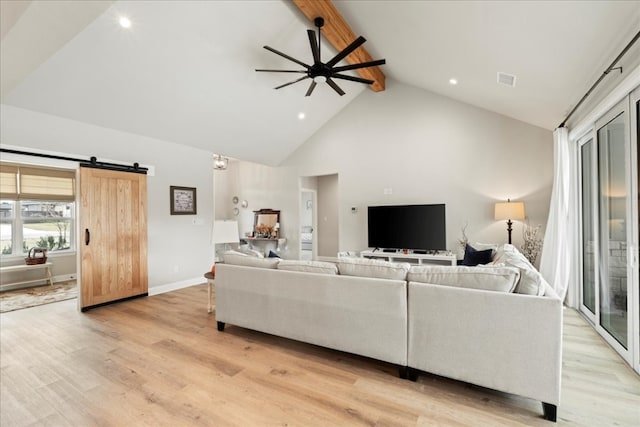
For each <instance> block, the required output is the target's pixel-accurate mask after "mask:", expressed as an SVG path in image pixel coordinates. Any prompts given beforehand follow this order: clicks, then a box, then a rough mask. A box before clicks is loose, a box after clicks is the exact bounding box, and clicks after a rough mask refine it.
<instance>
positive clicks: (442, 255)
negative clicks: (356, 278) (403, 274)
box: [360, 250, 457, 265]
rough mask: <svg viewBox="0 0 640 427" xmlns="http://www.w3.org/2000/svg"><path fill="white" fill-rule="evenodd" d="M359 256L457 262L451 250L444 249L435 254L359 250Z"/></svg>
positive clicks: (432, 262)
mask: <svg viewBox="0 0 640 427" xmlns="http://www.w3.org/2000/svg"><path fill="white" fill-rule="evenodd" d="M360 256H361V257H363V258H383V259H385V260H386V261H393V262H410V263H414V264H416V263H417V264H444V265H449V264H450V265H456V264H457V258H456V256H455V255H454V254H452V253H451V252H445V251H440V252H438V253H437V254H414V253H411V252H408V253H404V252H403V251H396V252H384V251H382V250H377V251H375V252H374V251H372V250H366V251H362V252H360Z"/></svg>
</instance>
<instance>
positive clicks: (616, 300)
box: [596, 109, 630, 350]
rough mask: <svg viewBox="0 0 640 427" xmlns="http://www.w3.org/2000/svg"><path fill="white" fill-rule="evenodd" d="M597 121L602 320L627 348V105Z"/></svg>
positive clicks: (607, 329)
mask: <svg viewBox="0 0 640 427" xmlns="http://www.w3.org/2000/svg"><path fill="white" fill-rule="evenodd" d="M610 116H611V115H607V116H605V117H604V118H603V119H602V120H600V121H599V122H597V123H596V128H597V132H598V134H597V144H598V214H599V215H598V216H599V223H598V228H599V230H600V233H599V234H600V245H599V246H600V257H599V267H600V268H599V284H600V304H599V305H600V316H599V321H600V322H599V323H600V326H601V327H602V328H604V329H605V330H606V331H607V333H608V334H609V336H611V337H612V338H614V339H615V340H616V341H617V342H618V343H619V344H620V345H621V346H622V347H623V348H624V349H625V350H627V349H628V348H629V347H628V331H629V329H630V328H629V325H628V324H627V323H628V319H629V316H628V312H629V307H628V305H629V304H628V303H629V301H628V294H629V292H628V289H627V288H628V287H629V286H628V285H629V280H628V279H629V274H628V273H629V272H628V271H627V270H628V268H627V246H628V242H627V223H628V221H627V204H628V202H629V191H628V189H627V182H626V181H627V180H626V177H627V175H628V174H629V168H628V167H627V164H626V163H627V160H628V159H629V156H628V155H625V154H626V153H627V149H628V145H629V144H628V142H627V141H628V138H627V136H628V132H627V130H628V128H629V122H628V120H625V119H627V118H628V115H627V114H625V111H624V109H620V110H619V111H618V110H616V111H614V113H613V117H612V118H611V117H610Z"/></svg>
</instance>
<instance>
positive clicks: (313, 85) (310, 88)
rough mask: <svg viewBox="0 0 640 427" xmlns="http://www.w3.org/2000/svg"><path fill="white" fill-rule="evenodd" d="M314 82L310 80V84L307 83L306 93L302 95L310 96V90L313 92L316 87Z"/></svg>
mask: <svg viewBox="0 0 640 427" xmlns="http://www.w3.org/2000/svg"><path fill="white" fill-rule="evenodd" d="M316 84H317V83H316V82H315V80H312V81H311V84H310V85H309V89H308V90H307V93H306V94H305V95H304V96H310V95H311V92H313V90H314V89H315V88H316Z"/></svg>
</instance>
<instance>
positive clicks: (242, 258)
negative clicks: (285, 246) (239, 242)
mask: <svg viewBox="0 0 640 427" xmlns="http://www.w3.org/2000/svg"><path fill="white" fill-rule="evenodd" d="M223 259H224V263H225V264H232V265H243V266H245V267H258V268H276V267H277V266H278V262H279V261H280V258H256V257H253V256H249V255H246V254H243V253H239V252H235V251H229V252H225V253H224V255H223Z"/></svg>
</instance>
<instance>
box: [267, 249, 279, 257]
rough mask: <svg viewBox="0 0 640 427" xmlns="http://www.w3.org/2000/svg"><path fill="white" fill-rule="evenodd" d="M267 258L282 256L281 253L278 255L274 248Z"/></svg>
mask: <svg viewBox="0 0 640 427" xmlns="http://www.w3.org/2000/svg"><path fill="white" fill-rule="evenodd" d="M267 258H280V255H278V254H277V253H275V252H273V251H272V250H270V251H269V255H268V256H267Z"/></svg>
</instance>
